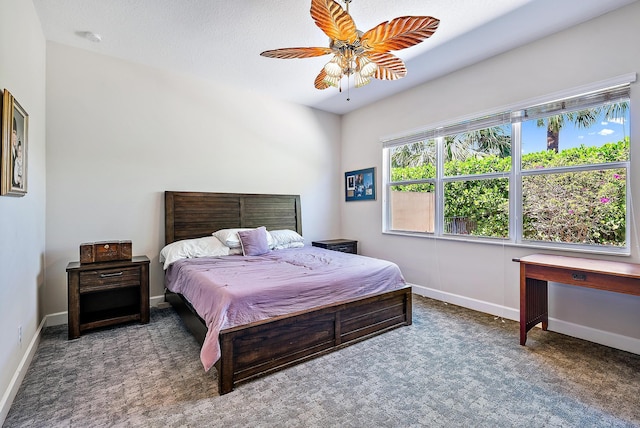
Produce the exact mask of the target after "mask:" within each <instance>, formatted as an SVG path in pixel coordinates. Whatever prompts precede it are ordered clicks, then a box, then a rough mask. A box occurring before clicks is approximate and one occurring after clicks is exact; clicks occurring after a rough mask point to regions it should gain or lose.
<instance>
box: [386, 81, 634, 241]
mask: <svg viewBox="0 0 640 428" xmlns="http://www.w3.org/2000/svg"><path fill="white" fill-rule="evenodd" d="M629 90H630V86H629V85H628V84H625V85H622V86H616V87H613V88H609V89H606V90H600V91H595V92H589V93H586V94H582V95H579V96H575V97H565V98H563V99H560V100H557V101H553V102H548V103H542V104H537V105H533V106H527V107H526V108H518V109H512V110H510V111H507V112H502V113H499V114H494V115H489V116H485V117H481V118H477V119H473V120H467V121H464V122H462V123H456V124H453V125H451V126H444V127H438V128H435V129H432V130H426V131H423V132H421V133H417V134H412V135H408V136H404V137H402V138H397V139H393V140H389V141H385V142H384V145H383V158H384V163H385V168H384V178H383V179H384V184H385V192H386V193H385V196H386V197H385V198H384V209H385V215H384V217H383V218H384V231H385V232H391V233H409V234H416V235H425V236H442V237H451V238H458V239H459V238H461V237H464V238H467V239H480V240H494V241H495V240H498V241H499V242H511V243H516V244H524V245H534V246H535V245H538V246H539V245H544V246H550V247H558V248H577V249H583V250H584V249H586V250H593V249H594V248H597V249H598V250H602V251H610V252H628V241H629V239H628V229H629V228H628V225H627V210H628V209H627V199H628V198H627V195H628V193H629V189H628V180H627V177H628V171H629Z"/></svg>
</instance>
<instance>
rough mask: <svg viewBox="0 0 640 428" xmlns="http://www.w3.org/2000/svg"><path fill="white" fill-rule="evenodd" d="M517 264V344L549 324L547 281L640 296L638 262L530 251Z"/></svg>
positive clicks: (523, 342)
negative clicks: (518, 270)
mask: <svg viewBox="0 0 640 428" xmlns="http://www.w3.org/2000/svg"><path fill="white" fill-rule="evenodd" d="M513 261H514V262H519V263H520V345H524V344H525V342H526V341H527V332H528V331H529V330H531V328H533V327H534V326H535V325H537V324H539V323H542V329H543V330H547V327H548V325H549V309H548V292H547V283H548V281H553V282H559V283H562V284H568V285H576V286H578V287H589V288H596V289H598V290H605V291H613V292H616V293H625V294H632V295H634V296H640V264H634V263H624V262H610V261H607V260H595V259H584V258H578V257H566V256H553V255H550V254H532V255H530V256H526V257H522V258H521V259H513Z"/></svg>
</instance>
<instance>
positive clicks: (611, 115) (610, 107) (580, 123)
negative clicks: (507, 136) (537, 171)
mask: <svg viewBox="0 0 640 428" xmlns="http://www.w3.org/2000/svg"><path fill="white" fill-rule="evenodd" d="M628 109H629V104H628V103H626V102H622V103H614V104H607V105H604V106H602V107H597V108H591V109H585V110H578V111H573V112H569V113H563V114H558V115H555V116H549V117H545V118H541V119H538V120H537V122H536V124H537V125H538V127H546V128H547V150H549V151H554V152H556V153H558V148H559V146H560V130H561V129H562V128H563V127H564V126H565V123H567V122H569V123H573V124H574V125H575V126H576V127H578V128H583V129H586V128H590V127H591V126H592V125H593V124H594V123H596V121H597V120H598V117H599V116H600V115H601V114H604V120H606V121H610V120H616V119H620V118H623V117H625V114H626V112H627V110H628Z"/></svg>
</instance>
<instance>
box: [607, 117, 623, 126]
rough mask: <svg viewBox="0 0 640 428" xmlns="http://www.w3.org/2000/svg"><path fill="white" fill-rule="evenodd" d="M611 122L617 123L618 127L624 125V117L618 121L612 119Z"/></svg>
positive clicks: (617, 119)
mask: <svg viewBox="0 0 640 428" xmlns="http://www.w3.org/2000/svg"><path fill="white" fill-rule="evenodd" d="M609 122H613V123H617V124H618V125H624V117H618V118H616V119H611V120H609ZM603 125H604V124H603Z"/></svg>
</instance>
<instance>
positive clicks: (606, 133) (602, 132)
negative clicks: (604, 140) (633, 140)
mask: <svg viewBox="0 0 640 428" xmlns="http://www.w3.org/2000/svg"><path fill="white" fill-rule="evenodd" d="M614 132H615V131H613V130H612V129H603V130H601V131H600V132H598V134H599V135H602V136H605V137H606V136H607V135H611V134H613V133H614Z"/></svg>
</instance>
